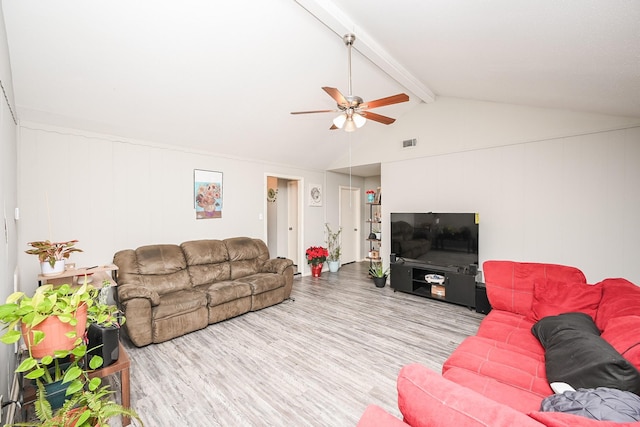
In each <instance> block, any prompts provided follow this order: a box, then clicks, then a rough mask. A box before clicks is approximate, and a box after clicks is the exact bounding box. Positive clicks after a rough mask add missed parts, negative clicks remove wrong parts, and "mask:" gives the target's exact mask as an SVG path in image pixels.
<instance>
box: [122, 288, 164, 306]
mask: <svg viewBox="0 0 640 427" xmlns="http://www.w3.org/2000/svg"><path fill="white" fill-rule="evenodd" d="M117 289H118V300H119V301H120V302H126V301H129V300H131V299H134V298H145V299H148V300H149V301H150V302H151V305H153V306H155V305H159V304H160V295H158V293H157V292H156V291H154V290H153V289H149V288H147V287H145V286H140V285H126V284H125V285H118V288H117Z"/></svg>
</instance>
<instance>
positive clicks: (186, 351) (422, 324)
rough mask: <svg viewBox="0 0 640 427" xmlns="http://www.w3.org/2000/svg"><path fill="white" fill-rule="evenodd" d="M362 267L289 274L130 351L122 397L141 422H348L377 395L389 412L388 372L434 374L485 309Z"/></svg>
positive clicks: (206, 425)
mask: <svg viewBox="0 0 640 427" xmlns="http://www.w3.org/2000/svg"><path fill="white" fill-rule="evenodd" d="M367 268H368V263H355V264H350V265H346V266H343V267H342V268H341V269H340V270H339V271H338V272H337V273H329V272H323V273H322V277H320V278H311V277H300V276H297V277H296V278H295V279H294V287H293V292H292V297H293V298H294V299H295V301H292V300H288V301H285V302H283V303H281V304H278V305H276V306H273V307H268V308H265V309H263V310H260V311H257V312H252V313H247V314H245V315H242V316H239V317H236V318H233V319H230V320H227V321H224V322H220V323H217V324H214V325H209V326H208V327H207V328H206V329H203V330H200V331H198V332H194V333H191V334H188V335H185V336H183V337H180V338H176V339H173V340H171V341H169V342H166V343H162V344H152V345H149V346H147V347H143V348H136V347H134V346H132V345H131V344H130V343H129V342H128V341H126V340H125V345H126V346H127V351H128V353H129V356H130V358H131V401H132V405H133V407H134V408H135V409H136V410H137V411H138V413H139V415H140V416H141V418H142V419H143V421H144V422H145V425H146V426H148V427H156V426H190V427H200V426H202V427H212V426H225V427H229V426H354V425H355V424H356V423H357V421H358V419H359V418H360V416H361V415H362V412H363V411H364V409H365V407H366V406H367V405H368V404H371V403H375V404H378V405H380V406H382V407H383V408H385V409H386V410H387V411H389V412H391V413H392V414H394V415H396V416H399V415H400V413H399V411H398V409H397V395H396V378H397V374H398V371H399V370H400V368H401V367H402V366H404V365H406V364H408V363H413V362H419V363H422V364H424V365H426V366H428V367H430V368H432V369H434V370H436V371H438V372H439V371H440V369H441V367H442V363H443V362H444V360H445V359H446V358H447V356H448V355H449V354H450V353H451V352H452V351H453V350H454V349H455V347H456V346H457V345H458V344H459V343H460V342H461V341H462V340H463V339H464V338H465V337H466V336H468V335H471V334H474V333H475V331H476V329H477V327H478V324H479V323H480V321H481V320H482V318H483V317H484V316H483V315H481V314H478V313H476V312H475V311H472V310H470V309H468V308H466V307H461V306H457V305H453V304H448V303H444V302H439V301H434V300H430V299H426V298H421V297H417V296H413V295H408V294H403V293H401V292H397V293H396V292H394V291H393V289H391V288H390V287H389V286H388V285H387V287H385V288H382V289H380V288H376V287H375V286H374V285H373V282H372V281H371V279H368V278H367V277H366V271H367Z"/></svg>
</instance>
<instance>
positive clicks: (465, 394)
mask: <svg viewBox="0 0 640 427" xmlns="http://www.w3.org/2000/svg"><path fill="white" fill-rule="evenodd" d="M460 371H463V370H462V369H460ZM450 372H451V371H450ZM509 388H510V389H511V390H513V387H509ZM483 394H484V393H483ZM538 406H539V403H538ZM398 407H399V408H400V412H402V415H403V417H404V421H405V422H406V423H407V424H410V425H411V426H413V427H452V426H455V427H488V426H491V427H513V426H518V427H540V424H539V423H537V422H536V421H534V420H532V419H531V418H529V417H527V416H526V415H525V414H523V413H521V412H518V411H516V410H514V409H512V408H509V407H508V406H505V405H503V404H501V403H498V402H497V401H496V400H492V399H491V398H488V397H485V396H483V395H482V394H478V393H476V392H475V391H473V390H470V389H468V388H466V387H463V386H460V385H458V384H455V383H453V382H451V381H447V380H446V379H445V378H442V377H441V376H440V375H438V374H437V373H436V372H433V371H431V370H430V369H427V368H425V367H424V366H420V365H417V364H412V365H407V366H405V367H403V368H402V369H401V370H400V374H399V375H398ZM528 411H531V409H528Z"/></svg>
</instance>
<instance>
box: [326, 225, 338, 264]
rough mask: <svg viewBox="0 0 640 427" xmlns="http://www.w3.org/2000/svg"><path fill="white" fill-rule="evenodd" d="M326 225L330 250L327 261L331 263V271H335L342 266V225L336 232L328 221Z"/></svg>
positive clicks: (328, 248)
mask: <svg viewBox="0 0 640 427" xmlns="http://www.w3.org/2000/svg"><path fill="white" fill-rule="evenodd" d="M325 227H327V251H328V252H329V256H328V257H327V263H328V264H329V271H330V272H332V273H335V272H336V271H338V269H339V268H340V233H341V232H342V227H339V228H338V231H336V232H335V233H334V232H333V231H332V230H331V227H330V226H329V223H326V224H325Z"/></svg>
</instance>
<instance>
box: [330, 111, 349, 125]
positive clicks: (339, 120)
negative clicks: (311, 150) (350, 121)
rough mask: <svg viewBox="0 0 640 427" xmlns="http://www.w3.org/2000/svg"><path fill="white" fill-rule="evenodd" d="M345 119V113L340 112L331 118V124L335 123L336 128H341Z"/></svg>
mask: <svg viewBox="0 0 640 427" xmlns="http://www.w3.org/2000/svg"><path fill="white" fill-rule="evenodd" d="M346 121H347V115H346V114H345V113H342V114H340V115H339V116H338V117H336V118H335V119H333V124H334V125H336V127H337V128H338V129H342V126H344V122H346Z"/></svg>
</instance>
